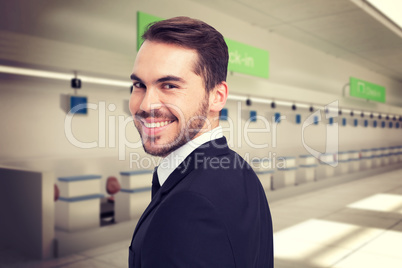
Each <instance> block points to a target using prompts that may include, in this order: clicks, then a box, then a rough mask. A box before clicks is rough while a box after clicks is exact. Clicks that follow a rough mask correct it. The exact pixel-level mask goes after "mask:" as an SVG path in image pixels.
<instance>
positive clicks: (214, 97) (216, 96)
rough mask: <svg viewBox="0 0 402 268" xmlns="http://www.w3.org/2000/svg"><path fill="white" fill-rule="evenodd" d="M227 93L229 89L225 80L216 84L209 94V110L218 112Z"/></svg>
mask: <svg viewBox="0 0 402 268" xmlns="http://www.w3.org/2000/svg"><path fill="white" fill-rule="evenodd" d="M228 94H229V89H228V84H227V83H226V82H224V81H222V82H221V83H220V84H218V85H216V86H215V88H214V89H213V90H212V91H211V92H210V94H209V111H210V112H220V111H221V110H222V109H223V107H224V106H225V104H226V100H227V98H228Z"/></svg>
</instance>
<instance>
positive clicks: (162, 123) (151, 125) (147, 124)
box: [142, 120, 174, 128]
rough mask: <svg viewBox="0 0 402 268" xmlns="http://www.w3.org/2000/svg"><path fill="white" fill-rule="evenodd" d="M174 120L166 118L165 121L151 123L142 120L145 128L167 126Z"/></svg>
mask: <svg viewBox="0 0 402 268" xmlns="http://www.w3.org/2000/svg"><path fill="white" fill-rule="evenodd" d="M173 121H174V120H166V121H160V122H152V123H147V122H144V121H142V123H143V124H144V126H145V127H147V128H158V127H164V126H167V125H169V124H171V123H173Z"/></svg>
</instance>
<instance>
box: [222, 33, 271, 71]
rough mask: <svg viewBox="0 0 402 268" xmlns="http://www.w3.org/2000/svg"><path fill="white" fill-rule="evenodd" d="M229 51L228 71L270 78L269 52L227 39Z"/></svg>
mask: <svg viewBox="0 0 402 268" xmlns="http://www.w3.org/2000/svg"><path fill="white" fill-rule="evenodd" d="M225 41H226V44H227V46H228V49H229V65H228V70H229V71H233V72H238V73H243V74H249V75H254V76H258V77H263V78H268V61H269V55H268V51H266V50H263V49H259V48H256V47H252V46H249V45H246V44H242V43H239V42H236V41H232V40H229V39H225Z"/></svg>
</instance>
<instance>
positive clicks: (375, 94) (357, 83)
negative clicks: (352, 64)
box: [350, 77, 385, 102]
mask: <svg viewBox="0 0 402 268" xmlns="http://www.w3.org/2000/svg"><path fill="white" fill-rule="evenodd" d="M350 96H353V97H357V98H362V99H366V100H373V101H378V102H385V87H382V86H379V85H376V84H373V83H370V82H367V81H363V80H360V79H357V78H354V77H350Z"/></svg>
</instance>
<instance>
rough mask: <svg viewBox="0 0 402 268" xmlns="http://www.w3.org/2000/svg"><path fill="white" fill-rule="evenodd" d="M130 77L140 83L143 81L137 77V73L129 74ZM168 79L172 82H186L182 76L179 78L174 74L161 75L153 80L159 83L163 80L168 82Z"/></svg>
mask: <svg viewBox="0 0 402 268" xmlns="http://www.w3.org/2000/svg"><path fill="white" fill-rule="evenodd" d="M130 79H131V80H135V81H138V82H140V83H142V84H143V83H144V82H143V81H142V80H141V78H139V77H138V76H137V75H135V74H131V76H130ZM170 81H172V82H180V83H186V81H185V80H184V79H183V78H181V77H178V76H174V75H167V76H164V77H161V78H159V79H158V80H156V81H155V82H154V84H159V83H164V82H170Z"/></svg>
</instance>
